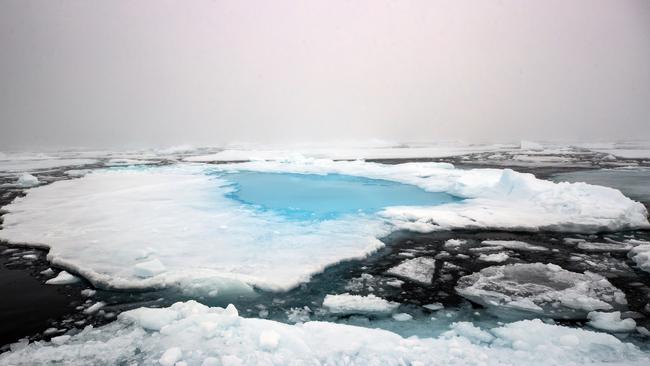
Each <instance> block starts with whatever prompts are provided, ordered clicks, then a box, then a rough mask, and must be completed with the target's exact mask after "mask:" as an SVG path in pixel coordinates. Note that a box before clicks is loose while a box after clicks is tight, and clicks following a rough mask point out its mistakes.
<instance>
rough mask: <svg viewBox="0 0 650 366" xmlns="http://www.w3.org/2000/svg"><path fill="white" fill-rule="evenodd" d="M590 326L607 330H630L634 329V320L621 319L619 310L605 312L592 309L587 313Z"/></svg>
mask: <svg viewBox="0 0 650 366" xmlns="http://www.w3.org/2000/svg"><path fill="white" fill-rule="evenodd" d="M587 319H589V322H587V324H589V325H590V326H592V327H594V328H596V329H601V330H605V331H608V332H614V333H616V332H632V331H633V330H635V329H636V322H635V321H634V319H629V318H628V319H621V312H620V311H613V312H611V313H605V312H601V311H592V312H590V313H589V314H587Z"/></svg>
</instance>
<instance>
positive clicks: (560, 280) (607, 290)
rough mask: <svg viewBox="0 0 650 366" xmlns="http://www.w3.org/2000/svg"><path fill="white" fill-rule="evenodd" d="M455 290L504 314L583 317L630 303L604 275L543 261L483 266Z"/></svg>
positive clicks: (462, 280) (499, 313)
mask: <svg viewBox="0 0 650 366" xmlns="http://www.w3.org/2000/svg"><path fill="white" fill-rule="evenodd" d="M456 291H457V292H458V294H459V295H461V296H463V297H465V298H467V299H469V300H471V301H474V302H476V303H479V304H481V305H483V306H485V307H487V308H488V309H489V310H491V311H492V312H494V313H495V314H496V315H502V316H508V315H509V313H512V312H513V311H516V312H518V313H521V314H526V313H528V314H535V315H538V316H539V315H541V316H547V317H550V318H557V319H584V318H586V316H587V313H588V312H590V311H594V310H613V309H615V308H623V307H624V306H625V305H626V304H627V302H626V299H625V294H624V293H623V292H622V291H620V290H619V289H617V288H616V287H614V286H612V284H611V283H609V281H607V279H605V278H603V277H601V276H598V275H596V274H591V273H588V272H587V273H585V274H581V273H575V272H570V271H567V270H565V269H562V268H560V267H559V266H556V265H553V264H542V263H533V264H511V265H505V266H493V267H488V268H484V269H482V270H481V271H479V272H476V273H473V274H471V275H468V276H464V277H461V278H460V280H459V281H458V284H457V286H456Z"/></svg>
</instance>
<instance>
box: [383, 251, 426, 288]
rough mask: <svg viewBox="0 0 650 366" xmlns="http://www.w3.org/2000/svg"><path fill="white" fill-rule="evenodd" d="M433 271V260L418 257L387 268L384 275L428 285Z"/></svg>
mask: <svg viewBox="0 0 650 366" xmlns="http://www.w3.org/2000/svg"><path fill="white" fill-rule="evenodd" d="M435 270H436V260H435V259H433V258H431V257H418V258H413V259H407V260H405V261H403V262H401V263H400V264H398V265H397V266H395V267H392V268H389V269H388V271H386V273H388V274H391V275H393V276H398V277H401V278H405V279H408V280H411V281H414V282H418V283H422V284H425V285H429V284H431V281H433V273H434V271H435Z"/></svg>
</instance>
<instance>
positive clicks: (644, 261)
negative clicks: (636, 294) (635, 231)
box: [627, 244, 650, 272]
mask: <svg viewBox="0 0 650 366" xmlns="http://www.w3.org/2000/svg"><path fill="white" fill-rule="evenodd" d="M627 256H628V257H630V258H632V260H633V261H634V263H636V264H637V265H638V266H639V268H640V269H642V270H644V271H646V272H650V244H641V245H637V246H636V247H634V248H632V249H631V250H630V251H629V252H628V253H627Z"/></svg>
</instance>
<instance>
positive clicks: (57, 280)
mask: <svg viewBox="0 0 650 366" xmlns="http://www.w3.org/2000/svg"><path fill="white" fill-rule="evenodd" d="M77 282H79V278H78V277H75V276H73V275H71V274H70V273H68V272H66V271H61V272H59V274H58V275H57V276H56V277H54V278H50V279H49V280H47V281H45V283H46V284H48V285H69V284H72V283H77Z"/></svg>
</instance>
